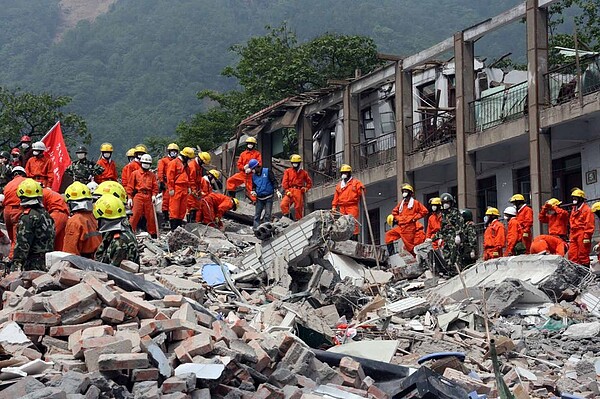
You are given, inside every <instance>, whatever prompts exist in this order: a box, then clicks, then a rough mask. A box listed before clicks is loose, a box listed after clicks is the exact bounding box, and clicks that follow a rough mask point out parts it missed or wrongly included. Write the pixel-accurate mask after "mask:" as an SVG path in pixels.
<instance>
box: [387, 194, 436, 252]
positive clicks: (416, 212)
mask: <svg viewBox="0 0 600 399" xmlns="http://www.w3.org/2000/svg"><path fill="white" fill-rule="evenodd" d="M413 195H414V189H413V187H412V186H411V185H410V184H407V183H404V184H403V185H402V200H401V201H400V202H399V203H398V205H396V207H395V208H394V209H393V210H392V216H393V217H394V223H395V224H396V227H394V228H393V229H391V230H389V231H388V232H387V233H385V243H386V244H387V248H388V252H389V254H390V255H393V254H394V253H395V247H394V241H396V240H398V239H400V238H401V239H402V242H403V243H404V249H405V250H406V251H408V252H410V254H412V255H413V256H414V254H415V252H414V248H415V245H419V244H422V243H423V241H425V234H417V233H418V232H417V230H418V229H419V225H420V226H421V228H422V224H420V223H419V219H421V218H424V217H425V216H427V214H428V213H429V211H428V210H427V208H426V207H425V205H423V204H421V203H420V202H419V201H417V200H416V199H415V198H414V197H413Z"/></svg>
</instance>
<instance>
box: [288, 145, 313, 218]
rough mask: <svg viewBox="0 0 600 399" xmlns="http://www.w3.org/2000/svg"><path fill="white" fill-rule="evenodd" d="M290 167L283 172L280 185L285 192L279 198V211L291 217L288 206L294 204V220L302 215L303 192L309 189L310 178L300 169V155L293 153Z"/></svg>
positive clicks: (310, 185)
mask: <svg viewBox="0 0 600 399" xmlns="http://www.w3.org/2000/svg"><path fill="white" fill-rule="evenodd" d="M290 162H291V163H292V167H291V168H287V169H286V170H285V171H284V172H283V181H282V182H281V186H282V187H283V192H284V193H285V195H284V197H283V199H282V200H281V204H280V206H281V212H282V213H283V214H284V215H288V216H289V218H290V219H291V218H292V217H291V216H292V215H291V214H290V207H291V206H292V205H293V206H294V211H295V212H294V220H300V219H302V217H303V216H304V194H305V193H306V192H307V191H308V190H310V189H311V187H312V179H311V178H310V176H309V175H308V173H307V172H306V170H304V169H300V162H302V157H301V156H300V155H298V154H294V155H292V156H291V157H290Z"/></svg>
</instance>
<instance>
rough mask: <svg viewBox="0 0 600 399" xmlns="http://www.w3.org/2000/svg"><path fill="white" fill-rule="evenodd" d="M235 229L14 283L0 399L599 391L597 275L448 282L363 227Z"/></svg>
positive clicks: (57, 261)
mask: <svg viewBox="0 0 600 399" xmlns="http://www.w3.org/2000/svg"><path fill="white" fill-rule="evenodd" d="M231 217H232V218H233V219H231V220H229V221H228V223H227V224H226V226H227V228H226V230H225V231H224V232H221V231H219V230H217V229H213V228H210V227H206V226H202V225H195V224H189V225H187V226H186V228H185V229H183V228H179V229H178V230H176V231H175V232H173V233H170V234H168V235H166V236H163V237H161V238H160V239H158V240H153V239H151V238H149V237H147V236H143V235H142V236H140V246H141V247H142V248H143V251H142V252H143V254H142V255H143V256H142V257H141V265H137V264H134V263H131V262H123V263H122V265H121V267H120V268H116V267H113V266H109V265H105V264H102V263H98V262H94V261H91V260H88V259H84V258H81V257H77V256H70V255H68V254H65V253H60V252H53V253H49V254H47V259H46V261H47V265H48V268H49V269H48V272H47V273H44V272H37V271H28V272H14V273H10V274H8V275H6V276H4V278H3V279H2V280H0V290H2V295H3V296H2V303H3V307H2V310H0V399H2V398H15V397H19V398H28V399H33V398H69V399H76V398H87V399H92V398H181V399H183V398H195V399H199V398H203V399H204V398H281V399H284V398H289V399H300V398H305V399H316V398H378V399H381V398H403V397H413V398H466V397H485V396H483V395H487V397H488V398H493V397H501V398H507V397H514V398H519V399H521V398H534V397H544V398H547V397H552V396H554V395H556V396H559V395H565V394H567V393H568V394H575V395H577V396H574V397H582V398H594V397H598V396H599V395H600V389H599V386H598V375H600V338H599V336H600V299H598V298H599V297H600V286H599V285H598V284H597V283H596V282H595V277H594V275H593V274H591V273H590V271H589V270H588V269H585V268H582V267H580V266H577V265H574V264H572V263H570V262H568V261H566V260H564V259H563V258H560V257H557V256H542V255H535V256H534V255H525V256H519V257H513V258H503V259H499V260H494V261H488V262H483V263H478V264H476V265H475V266H473V267H472V268H470V269H468V270H466V271H464V272H463V273H462V274H461V275H460V276H456V277H454V278H450V279H446V280H445V279H441V278H440V277H437V276H435V275H434V274H432V273H431V271H429V270H428V269H427V267H426V265H425V263H426V262H425V261H424V259H423V258H422V257H418V259H415V258H413V257H412V256H410V255H408V254H406V253H403V252H402V250H401V249H400V254H401V255H400V256H399V257H397V258H396V259H394V260H393V262H392V261H389V262H388V259H387V258H386V255H385V253H384V252H382V251H381V250H380V249H379V248H377V247H373V246H369V245H363V244H359V243H356V242H353V241H348V239H349V238H350V236H351V235H352V232H353V229H354V222H353V219H351V218H346V217H338V216H336V215H332V214H331V213H330V212H327V211H316V212H314V213H312V214H310V215H307V216H306V217H305V218H303V219H302V220H300V221H298V222H291V221H286V220H282V221H279V222H278V223H275V224H268V225H264V226H262V231H261V232H260V239H259V238H257V237H256V236H255V235H254V232H253V230H252V228H251V227H250V226H248V224H247V223H248V222H250V219H249V218H248V217H247V216H245V215H244V214H234V215H231ZM390 263H393V266H390V265H389V264H390ZM377 265H385V266H382V267H377ZM408 276H412V277H416V278H412V279H408V278H407V277H408Z"/></svg>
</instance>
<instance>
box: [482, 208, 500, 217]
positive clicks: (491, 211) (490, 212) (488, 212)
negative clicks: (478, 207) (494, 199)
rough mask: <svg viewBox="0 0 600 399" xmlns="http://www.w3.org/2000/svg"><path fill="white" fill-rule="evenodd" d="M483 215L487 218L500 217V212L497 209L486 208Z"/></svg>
mask: <svg viewBox="0 0 600 399" xmlns="http://www.w3.org/2000/svg"><path fill="white" fill-rule="evenodd" d="M485 214H486V215H487V216H500V211H499V210H498V209H497V208H494V207H491V206H490V207H488V209H487V210H486V211H485Z"/></svg>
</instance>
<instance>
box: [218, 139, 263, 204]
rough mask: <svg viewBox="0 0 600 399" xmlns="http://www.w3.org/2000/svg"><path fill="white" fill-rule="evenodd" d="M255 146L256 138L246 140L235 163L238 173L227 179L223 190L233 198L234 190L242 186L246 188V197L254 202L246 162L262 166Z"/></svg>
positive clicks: (249, 170)
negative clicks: (254, 160) (255, 161)
mask: <svg viewBox="0 0 600 399" xmlns="http://www.w3.org/2000/svg"><path fill="white" fill-rule="evenodd" d="M256 144H257V141H256V138H254V137H248V138H247V139H246V149H245V150H244V151H242V153H241V154H240V157H239V158H238V161H237V168H238V171H239V172H238V173H236V174H234V175H233V176H231V177H230V178H229V179H227V183H226V186H225V189H226V190H227V192H228V194H229V195H230V196H231V197H233V196H235V189H236V188H238V187H239V186H241V185H242V184H244V185H245V186H246V195H247V196H248V198H250V199H251V200H252V201H256V197H253V196H252V195H251V194H250V192H251V191H252V170H251V169H250V168H249V167H248V162H250V160H251V159H256V160H257V161H258V163H259V165H262V156H261V155H260V152H258V150H256V149H255V147H256Z"/></svg>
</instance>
